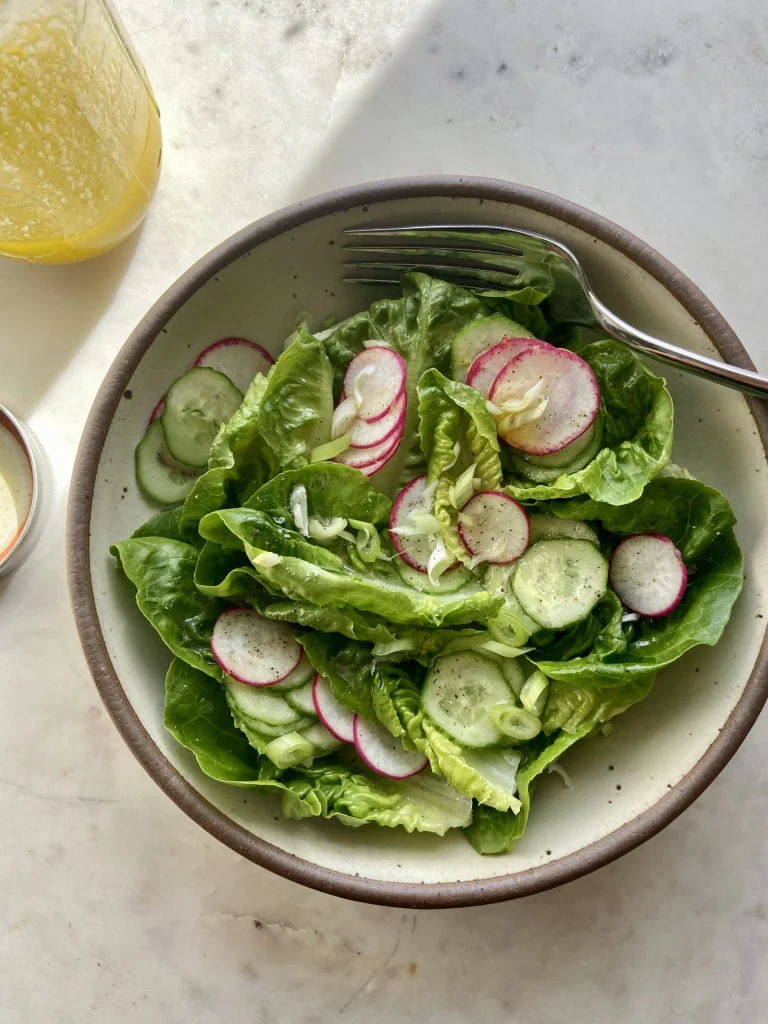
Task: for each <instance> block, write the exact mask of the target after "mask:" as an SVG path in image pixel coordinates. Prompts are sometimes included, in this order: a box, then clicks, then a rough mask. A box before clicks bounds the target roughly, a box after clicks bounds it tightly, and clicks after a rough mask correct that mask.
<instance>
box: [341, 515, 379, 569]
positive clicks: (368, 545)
mask: <svg viewBox="0 0 768 1024" xmlns="http://www.w3.org/2000/svg"><path fill="white" fill-rule="evenodd" d="M349 525H350V526H351V527H352V528H353V529H355V530H357V539H356V541H355V544H356V546H357V553H358V554H359V555H360V557H361V558H362V560H363V561H364V562H375V561H376V559H377V558H378V557H379V552H380V551H381V538H380V537H379V531H378V530H377V529H376V527H375V526H374V525H373V523H364V522H362V521H361V520H360V519H350V520H349Z"/></svg>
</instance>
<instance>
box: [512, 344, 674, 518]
mask: <svg viewBox="0 0 768 1024" xmlns="http://www.w3.org/2000/svg"><path fill="white" fill-rule="evenodd" d="M578 354H579V355H580V356H581V357H582V359H585V360H586V361H587V362H588V363H589V365H590V366H591V367H592V369H593V370H594V372H595V376H596V377H597V381H598V384H599V386H600V411H601V418H602V424H603V442H602V443H603V447H602V449H601V450H600V451H599V452H598V454H597V456H596V457H595V458H594V459H593V460H592V462H590V463H589V465H588V466H586V467H585V468H584V469H582V470H579V471H578V472H576V473H571V474H569V473H568V472H567V471H564V472H563V475H562V476H560V477H558V478H557V480H555V481H554V482H553V483H551V484H534V483H531V482H530V481H527V480H526V479H525V478H524V477H522V476H519V475H517V474H514V473H513V474H511V475H510V476H509V477H508V478H507V477H506V475H505V479H507V490H508V491H509V493H510V494H512V495H513V496H514V497H516V498H518V499H519V500H521V501H533V500H547V499H551V498H572V497H575V496H576V495H579V494H587V495H589V496H590V497H591V498H594V499H595V500H596V501H600V502H605V503H607V504H609V505H625V504H627V503H628V502H631V501H635V500H636V499H637V498H639V497H640V495H641V494H642V493H643V488H644V487H645V485H646V484H647V483H648V482H649V480H652V479H653V478H654V477H655V476H657V475H658V473H660V472H661V470H662V469H663V468H664V467H665V466H666V464H667V463H668V462H669V458H670V454H671V452H672V421H673V410H672V398H671V396H670V394H669V391H667V387H666V383H665V381H664V379H663V378H662V377H657V376H656V375H655V374H653V373H651V371H650V370H648V369H646V367H645V366H644V365H643V364H642V363H641V362H640V360H639V359H638V358H637V356H636V355H634V353H633V352H631V351H630V350H629V349H628V348H627V347H626V346H625V345H621V344H620V343H619V342H616V341H596V342H593V343H592V344H590V345H587V346H585V347H583V348H582V349H581V351H580V352H579V353H578ZM566 469H567V467H566Z"/></svg>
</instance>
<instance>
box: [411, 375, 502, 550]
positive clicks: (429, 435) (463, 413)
mask: <svg viewBox="0 0 768 1024" xmlns="http://www.w3.org/2000/svg"><path fill="white" fill-rule="evenodd" d="M418 395H419V417H420V427H419V429H420V432H421V448H422V451H423V452H424V455H425V456H426V459H427V474H428V478H429V483H433V482H434V481H437V489H436V491H435V502H434V512H435V516H436V517H437V519H438V521H439V522H440V526H441V527H442V533H443V539H444V541H445V546H446V548H447V549H448V551H449V552H450V554H451V555H453V557H454V558H457V559H459V560H460V561H462V562H464V564H465V565H469V564H470V562H471V558H470V556H469V554H468V552H467V549H466V548H465V547H464V545H463V543H462V542H461V538H460V537H459V534H458V530H457V528H456V517H457V515H458V510H457V509H456V508H454V506H453V504H452V502H451V497H450V490H451V487H452V486H453V485H454V484H455V483H456V481H457V480H458V478H459V477H460V476H461V474H462V473H464V472H465V471H466V470H468V469H469V467H470V466H474V467H475V471H474V474H473V476H474V479H476V480H479V481H480V487H479V488H477V489H478V490H483V491H489V490H494V489H495V488H497V487H498V486H499V484H500V483H501V463H500V461H499V439H498V436H497V434H496V424H495V423H494V420H493V417H492V416H491V414H490V413H489V412H488V410H487V408H486V406H485V401H484V400H483V398H482V396H481V395H480V394H479V393H478V392H477V391H475V389H474V388H471V387H468V386H467V385H466V384H460V383H458V382H457V381H454V380H449V379H448V378H447V377H444V376H443V374H442V373H440V372H439V371H438V370H427V372H426V373H425V374H424V376H423V377H422V378H421V380H420V381H419V387H418Z"/></svg>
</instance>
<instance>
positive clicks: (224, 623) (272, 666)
mask: <svg viewBox="0 0 768 1024" xmlns="http://www.w3.org/2000/svg"><path fill="white" fill-rule="evenodd" d="M211 651H212V653H213V656H214V658H215V659H216V661H217V662H218V664H219V665H220V667H221V668H222V669H223V670H224V671H225V672H226V673H227V675H228V676H232V678H233V679H236V680H237V681H238V682H239V683H247V684H248V685H249V686H271V685H272V684H273V683H279V682H280V681H281V680H283V679H286V678H287V677H288V676H289V675H290V674H291V672H293V670H294V669H295V668H296V667H297V666H298V664H299V662H300V661H301V657H302V654H303V653H304V651H303V648H302V647H301V644H299V643H298V641H297V640H296V638H295V637H294V635H293V630H292V629H291V627H290V626H289V625H288V624H287V623H285V622H273V621H272V620H271V619H265V618H263V617H262V616H261V615H259V613H258V612H256V611H254V610H253V608H228V609H227V610H226V611H224V612H222V613H221V615H220V616H219V617H218V619H217V620H216V625H215V626H214V627H213V635H212V636H211Z"/></svg>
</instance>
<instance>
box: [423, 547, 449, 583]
mask: <svg viewBox="0 0 768 1024" xmlns="http://www.w3.org/2000/svg"><path fill="white" fill-rule="evenodd" d="M453 561H454V560H453V557H452V556H451V555H449V554H448V549H447V548H446V546H445V542H444V540H443V538H442V537H438V538H437V540H436V541H435V546H434V548H432V554H431V555H430V556H429V561H428V562H427V576H428V577H429V582H430V583H431V584H432V585H433V586H435V585H436V584H437V581H438V579H439V577H440V576H442V574H443V573H444V572H445V570H446V569H449V568H450V567H451V566H452V565H453Z"/></svg>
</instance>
